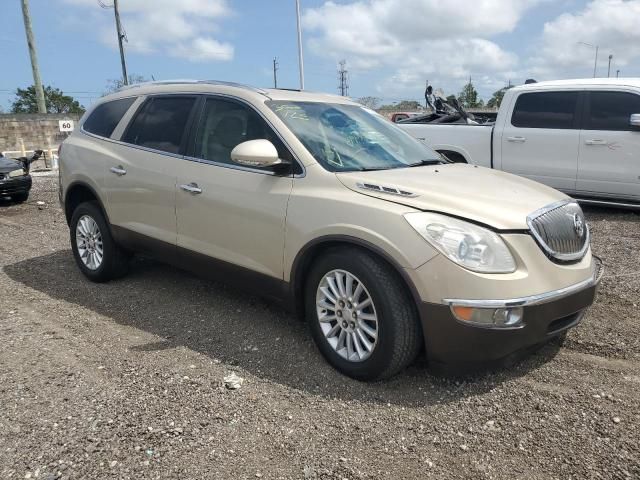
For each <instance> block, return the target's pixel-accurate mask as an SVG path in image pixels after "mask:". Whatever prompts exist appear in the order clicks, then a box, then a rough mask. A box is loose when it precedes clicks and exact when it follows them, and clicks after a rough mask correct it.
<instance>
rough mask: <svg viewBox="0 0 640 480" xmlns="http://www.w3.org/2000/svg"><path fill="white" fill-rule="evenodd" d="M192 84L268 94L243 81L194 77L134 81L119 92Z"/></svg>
mask: <svg viewBox="0 0 640 480" xmlns="http://www.w3.org/2000/svg"><path fill="white" fill-rule="evenodd" d="M185 83H188V84H192V85H202V84H205V85H222V86H226V87H236V88H243V89H245V90H250V91H252V92H256V93H260V94H262V95H266V94H267V92H266V91H265V90H263V89H261V88H256V87H252V86H250V85H245V84H243V83H235V82H225V81H222V80H193V79H178V80H154V81H152V82H142V83H134V84H133V85H126V86H123V87H120V88H119V89H118V90H116V91H118V92H122V91H124V90H129V89H131V88H139V87H146V86H148V85H180V84H185Z"/></svg>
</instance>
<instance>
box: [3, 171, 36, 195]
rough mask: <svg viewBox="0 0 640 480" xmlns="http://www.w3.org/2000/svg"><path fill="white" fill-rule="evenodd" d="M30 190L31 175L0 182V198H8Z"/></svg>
mask: <svg viewBox="0 0 640 480" xmlns="http://www.w3.org/2000/svg"><path fill="white" fill-rule="evenodd" d="M29 190H31V175H24V176H21V177H14V178H6V179H3V180H0V197H10V196H11V195H19V194H21V193H29Z"/></svg>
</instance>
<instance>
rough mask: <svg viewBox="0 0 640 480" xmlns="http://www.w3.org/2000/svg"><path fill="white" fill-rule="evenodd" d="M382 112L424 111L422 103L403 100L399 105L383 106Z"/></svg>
mask: <svg viewBox="0 0 640 480" xmlns="http://www.w3.org/2000/svg"><path fill="white" fill-rule="evenodd" d="M380 110H395V111H406V112H411V111H416V110H422V105H421V104H420V102H417V101H415V100H402V101H400V102H398V103H392V104H391V105H382V106H381V107H380Z"/></svg>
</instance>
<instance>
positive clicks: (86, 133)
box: [80, 129, 185, 159]
mask: <svg viewBox="0 0 640 480" xmlns="http://www.w3.org/2000/svg"><path fill="white" fill-rule="evenodd" d="M80 130H81V131H82V133H84V134H85V135H88V136H89V137H93V138H96V139H98V140H104V141H106V142H111V143H115V144H118V145H123V146H125V147H130V148H135V149H138V150H144V151H145V152H149V153H157V154H159V155H166V156H167V157H173V158H180V159H184V158H185V157H184V155H180V154H179V153H171V152H167V151H166V150H156V149H155V148H149V147H143V146H141V145H135V144H133V143H127V142H123V141H122V140H114V139H113V138H106V137H101V136H100V135H96V134H95V133H90V132H87V131H86V130H84V129H80Z"/></svg>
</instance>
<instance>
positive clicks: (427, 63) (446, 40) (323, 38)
mask: <svg viewBox="0 0 640 480" xmlns="http://www.w3.org/2000/svg"><path fill="white" fill-rule="evenodd" d="M540 1H541V0H510V1H508V2H505V1H502V0H478V1H476V2H474V3H473V6H472V7H471V8H470V5H469V2H468V1H466V0H448V1H447V2H442V1H440V0H358V1H355V2H351V3H347V4H344V3H335V2H332V1H327V2H326V3H324V4H323V5H322V6H320V7H318V8H312V9H309V10H307V11H306V12H305V14H304V18H303V22H304V26H305V29H306V30H305V31H306V33H307V34H308V35H309V36H310V39H309V46H310V47H311V49H312V50H313V51H314V52H315V53H317V54H319V55H322V56H326V57H329V58H332V59H336V60H338V59H341V58H346V59H347V60H348V62H349V65H350V67H351V68H352V69H356V70H370V69H374V68H375V69H385V70H389V71H393V72H394V74H393V75H391V76H389V77H388V78H387V79H386V80H385V81H383V82H382V83H381V85H378V90H379V93H380V94H381V95H383V96H385V97H387V98H388V97H394V96H396V95H400V94H401V93H402V92H406V91H409V90H411V91H413V92H416V91H421V89H422V88H423V85H424V83H423V82H424V80H425V79H427V78H428V79H429V80H430V81H431V83H433V84H435V85H437V86H441V87H442V88H444V89H445V91H447V93H457V90H458V89H459V87H460V86H461V85H462V83H464V80H465V79H467V78H468V77H469V76H470V75H473V77H474V78H475V79H476V80H475V83H476V84H477V83H478V82H479V81H480V82H486V84H485V85H484V86H485V88H493V87H495V86H497V88H500V86H502V85H503V84H504V80H506V79H507V78H509V77H508V75H509V74H512V73H513V70H514V69H515V68H516V67H517V64H518V57H517V56H516V55H515V54H514V53H512V52H509V51H506V50H504V49H503V48H502V47H500V46H499V45H498V44H497V43H495V42H494V41H491V40H489V38H491V37H492V36H495V35H498V34H501V33H506V32H510V31H512V30H513V29H514V28H515V27H516V25H517V24H518V22H519V21H520V19H521V18H522V16H523V15H524V14H525V12H526V11H527V10H528V9H529V8H531V7H532V6H534V5H535V4H537V3H540ZM436 82H438V83H436Z"/></svg>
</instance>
